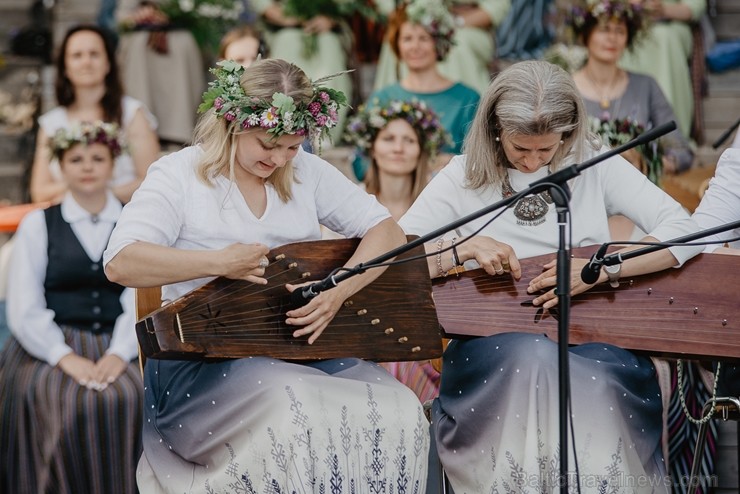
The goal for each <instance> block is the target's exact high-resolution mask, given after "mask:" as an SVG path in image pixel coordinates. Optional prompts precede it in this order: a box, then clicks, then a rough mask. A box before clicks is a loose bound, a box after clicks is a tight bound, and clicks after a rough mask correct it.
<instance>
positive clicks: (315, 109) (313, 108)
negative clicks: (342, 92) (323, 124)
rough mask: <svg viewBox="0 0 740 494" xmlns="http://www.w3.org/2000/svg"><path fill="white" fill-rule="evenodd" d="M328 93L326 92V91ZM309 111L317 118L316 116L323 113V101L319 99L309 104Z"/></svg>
mask: <svg viewBox="0 0 740 494" xmlns="http://www.w3.org/2000/svg"><path fill="white" fill-rule="evenodd" d="M324 94H326V93H324ZM308 112H309V113H310V114H311V115H312V116H313V117H314V118H316V116H317V115H318V114H319V113H321V103H319V102H318V101H314V102H312V103H311V104H309V105H308Z"/></svg>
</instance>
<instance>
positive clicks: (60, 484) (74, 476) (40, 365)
mask: <svg viewBox="0 0 740 494" xmlns="http://www.w3.org/2000/svg"><path fill="white" fill-rule="evenodd" d="M63 331H64V335H65V341H66V343H67V345H69V346H70V347H71V348H72V349H73V350H74V352H75V353H77V354H78V355H81V356H83V357H85V358H88V359H90V360H93V361H97V360H98V359H100V358H101V357H102V356H103V354H104V352H105V350H106V349H107V348H108V345H109V343H110V339H111V335H110V334H102V335H96V334H93V333H90V332H88V331H79V330H76V329H72V328H69V327H65V328H63ZM143 394H144V390H143V384H142V379H141V375H140V373H139V370H138V367H137V365H136V363H135V362H132V363H131V364H129V366H128V369H126V371H125V372H124V373H123V374H121V376H119V378H118V379H117V380H116V382H115V383H113V384H111V385H109V386H108V387H107V388H106V389H105V390H104V391H94V390H90V389H87V388H85V387H83V386H80V385H79V384H77V382H76V381H74V380H73V379H72V378H70V377H69V376H67V375H66V374H65V373H64V372H62V371H61V369H59V368H58V367H52V366H50V365H49V364H47V363H46V362H42V361H40V360H37V359H35V358H34V357H32V356H30V355H29V354H28V353H26V351H25V350H24V349H23V348H22V347H21V345H20V344H19V343H18V341H17V340H16V339H15V338H10V339H9V340H8V342H7V345H6V346H5V348H4V349H3V351H2V352H0V492H8V493H10V492H12V493H14V494H16V493H17V494H22V493H29V494H30V493H33V494H37V493H44V494H49V493H70V494H81V493H121V494H126V493H135V492H137V490H136V480H135V476H136V464H137V462H138V460H139V456H140V455H141V449H142V448H141V427H142V406H143Z"/></svg>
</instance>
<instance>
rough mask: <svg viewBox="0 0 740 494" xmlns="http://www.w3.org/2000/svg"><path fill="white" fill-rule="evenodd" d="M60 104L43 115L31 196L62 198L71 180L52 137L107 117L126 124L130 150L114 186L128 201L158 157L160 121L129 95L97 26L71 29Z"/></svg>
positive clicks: (62, 57)
mask: <svg viewBox="0 0 740 494" xmlns="http://www.w3.org/2000/svg"><path fill="white" fill-rule="evenodd" d="M56 67H57V80H56V97H57V102H58V103H59V106H58V107H57V108H54V109H53V110H51V111H49V112H47V113H45V114H43V115H41V116H40V117H39V132H38V137H37V145H36V153H35V156H34V159H33V168H32V170H31V199H32V200H33V201H34V202H45V201H50V202H59V201H61V200H62V198H63V197H64V195H65V193H66V191H67V184H66V183H64V180H62V177H61V174H60V172H59V162H58V161H57V160H56V159H55V158H54V156H53V155H52V154H51V152H50V150H49V148H48V145H47V143H48V140H49V137H50V136H53V135H55V134H56V132H57V131H58V130H60V129H66V128H70V127H71V126H73V125H75V124H80V123H82V122H96V121H104V122H110V123H115V124H117V125H118V126H119V127H120V128H121V132H122V139H124V140H125V142H126V143H127V144H126V150H125V152H123V153H121V155H120V156H118V157H117V158H116V161H115V166H114V169H113V174H112V178H111V184H110V185H111V188H112V190H113V193H114V194H115V196H116V197H117V198H118V200H119V201H121V202H123V203H126V202H128V201H129V200H131V195H132V194H133V193H134V191H135V190H136V188H137V187H138V186H139V184H140V183H141V181H142V180H143V179H144V176H145V175H146V171H147V169H148V168H149V165H150V164H151V163H152V162H153V161H154V160H155V159H157V156H158V154H159V141H158V137H157V134H156V132H155V129H156V121H155V120H154V117H153V116H152V115H151V113H149V110H147V109H146V107H145V106H144V105H143V104H142V103H141V102H139V101H137V100H135V99H133V98H131V97H129V96H124V92H123V87H122V86H121V81H120V79H119V74H118V65H117V63H116V58H115V51H114V48H113V45H112V43H111V40H110V37H109V36H108V35H107V34H106V33H105V32H104V31H102V30H101V29H100V28H98V27H96V26H77V27H73V28H72V29H70V30H69V31H68V32H67V34H66V36H65V37H64V39H63V40H62V44H61V47H60V50H59V55H58V56H57V60H56Z"/></svg>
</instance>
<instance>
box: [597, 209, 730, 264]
mask: <svg viewBox="0 0 740 494" xmlns="http://www.w3.org/2000/svg"><path fill="white" fill-rule="evenodd" d="M735 228H740V220H738V221H733V222H731V223H725V224H724V225H720V226H715V227H714V228H707V229H706V230H700V231H698V232H696V233H690V234H689V235H684V236H683V237H677V238H674V239H672V240H668V241H666V242H660V243H659V244H656V245H648V246H647V247H643V248H641V249H635V250H629V251H627V252H615V253H614V254H609V255H606V256H604V260H603V261H602V264H603V265H604V266H613V265H615V264H619V263H622V262H624V261H626V260H627V259H632V258H633V257H639V256H642V255H644V254H649V253H651V252H655V251H658V250H663V249H667V248H668V247H673V246H672V245H666V244H685V243H687V242H691V241H692V240H698V239H700V238H704V237H710V236H712V235H715V234H717V233H722V232H726V231H729V230H734V229H735ZM615 243H619V242H615Z"/></svg>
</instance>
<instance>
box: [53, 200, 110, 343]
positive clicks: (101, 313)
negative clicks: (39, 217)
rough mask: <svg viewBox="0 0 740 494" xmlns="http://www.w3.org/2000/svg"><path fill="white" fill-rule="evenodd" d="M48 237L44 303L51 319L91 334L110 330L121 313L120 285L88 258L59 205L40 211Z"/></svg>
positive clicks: (101, 263)
mask: <svg viewBox="0 0 740 494" xmlns="http://www.w3.org/2000/svg"><path fill="white" fill-rule="evenodd" d="M44 214H45V216H46V231H47V232H48V237H49V247H48V249H47V254H48V256H49V263H48V265H47V266H46V279H45V281H44V289H45V290H46V305H47V307H48V308H49V309H51V310H53V311H54V314H55V315H54V321H55V322H56V323H57V324H59V325H69V326H72V327H75V328H77V329H82V330H87V331H92V332H94V333H100V332H111V331H113V326H114V324H115V322H116V318H117V317H118V316H119V315H121V313H122V312H123V308H122V307H121V302H120V297H121V292H123V289H124V288H123V287H122V286H121V285H119V284H117V283H112V282H110V281H108V278H106V277H105V273H104V272H103V261H102V259H99V260H97V261H92V260H90V258H89V257H88V255H87V253H86V252H85V249H84V248H83V247H82V245H81V244H80V241H79V240H78V239H77V236H76V235H75V234H74V232H73V231H72V227H71V226H70V224H69V223H67V222H66V221H64V218H62V207H61V206H52V207H50V208H48V209H46V211H44Z"/></svg>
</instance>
